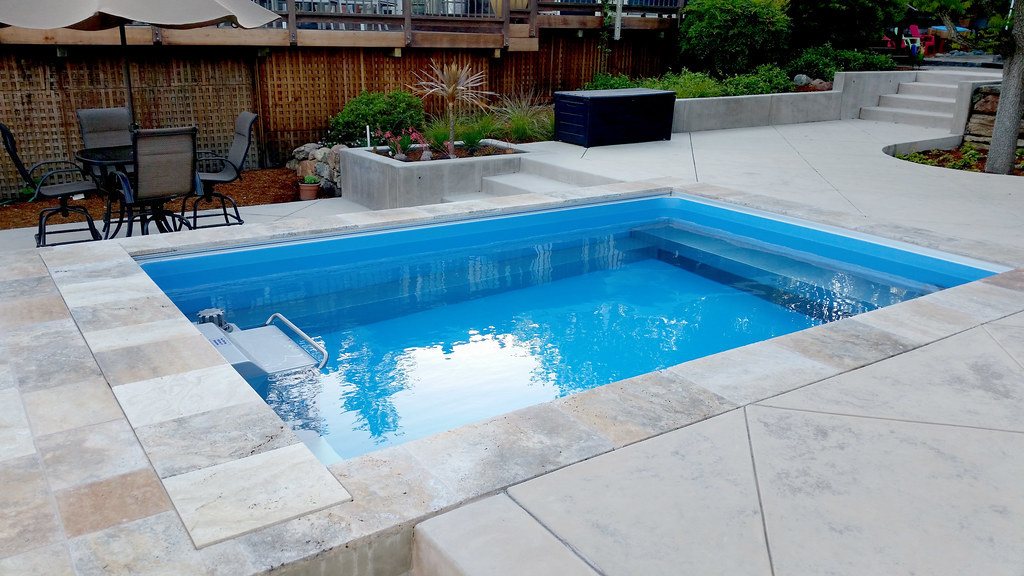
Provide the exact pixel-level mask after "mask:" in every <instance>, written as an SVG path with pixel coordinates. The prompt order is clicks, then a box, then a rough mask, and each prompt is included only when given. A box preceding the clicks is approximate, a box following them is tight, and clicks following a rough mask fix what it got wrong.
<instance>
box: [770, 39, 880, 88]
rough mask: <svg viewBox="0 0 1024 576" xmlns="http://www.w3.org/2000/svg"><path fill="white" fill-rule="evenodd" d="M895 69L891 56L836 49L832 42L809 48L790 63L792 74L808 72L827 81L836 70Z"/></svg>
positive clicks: (830, 79)
mask: <svg viewBox="0 0 1024 576" xmlns="http://www.w3.org/2000/svg"><path fill="white" fill-rule="evenodd" d="M895 69H896V62H895V61H894V60H893V59H892V58H890V57H889V56H886V55H883V54H873V53H870V52H858V51H856V50H836V49H835V48H833V47H832V46H831V45H830V44H825V45H823V46H816V47H814V48H808V49H806V50H804V51H803V52H801V53H800V55H799V56H797V57H796V59H795V60H793V61H792V62H790V63H789V73H790V74H792V75H796V74H806V75H808V76H810V77H811V78H820V79H822V80H825V81H827V82H831V81H832V80H833V78H835V75H836V72H842V71H849V72H856V71H862V70H895Z"/></svg>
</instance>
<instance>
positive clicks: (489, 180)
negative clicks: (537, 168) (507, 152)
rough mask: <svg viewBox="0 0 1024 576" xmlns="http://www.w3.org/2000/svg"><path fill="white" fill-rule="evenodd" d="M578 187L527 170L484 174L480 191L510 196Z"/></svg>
mask: <svg viewBox="0 0 1024 576" xmlns="http://www.w3.org/2000/svg"><path fill="white" fill-rule="evenodd" d="M578 187H579V186H577V185H575V184H569V183H567V182H563V181H561V180H555V179H553V178H548V177H546V176H539V175H536V174H530V173H528V172H516V173H514V174H500V175H498V176H484V178H483V180H482V182H481V185H480V189H481V191H482V192H483V193H486V194H489V195H491V196H511V195H513V194H529V193H531V192H534V193H541V194H543V193H544V192H558V191H560V190H569V189H571V188H578Z"/></svg>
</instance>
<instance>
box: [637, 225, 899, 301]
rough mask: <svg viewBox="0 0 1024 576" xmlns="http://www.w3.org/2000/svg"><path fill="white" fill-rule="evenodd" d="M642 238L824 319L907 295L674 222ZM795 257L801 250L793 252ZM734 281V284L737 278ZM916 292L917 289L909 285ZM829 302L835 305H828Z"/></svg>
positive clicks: (698, 267) (697, 268) (676, 258)
mask: <svg viewBox="0 0 1024 576" xmlns="http://www.w3.org/2000/svg"><path fill="white" fill-rule="evenodd" d="M634 236H636V237H637V238H638V239H641V240H645V241H648V242H651V243H652V244H654V245H656V246H658V247H659V248H660V249H662V250H663V251H665V253H666V254H665V255H664V256H663V258H662V259H664V260H666V261H668V262H672V263H674V264H677V265H681V266H683V267H684V268H687V269H691V271H692V272H694V273H698V274H702V275H706V276H708V277H712V278H716V279H717V278H718V276H719V275H724V276H725V278H722V279H724V280H726V281H728V280H729V277H731V280H732V282H735V283H736V285H737V287H738V288H741V289H745V290H748V291H751V292H753V293H757V294H759V295H760V296H762V297H765V298H767V299H769V300H772V301H775V302H777V303H779V304H781V305H784V306H786V307H788V308H790V309H793V310H798V311H800V312H802V313H804V314H808V315H810V316H814V317H816V318H819V319H821V320H835V319H836V317H835V314H836V313H840V314H847V313H859V312H864V311H868V310H873V309H875V308H877V307H879V306H885V305H888V304H892V303H894V302H895V301H900V300H902V297H901V296H897V297H896V299H895V300H894V299H893V295H892V294H890V293H889V292H888V291H887V289H883V288H882V287H880V284H877V283H874V282H871V281H869V280H866V279H863V278H859V277H856V276H854V275H852V274H849V273H846V272H838V271H835V270H832V269H829V268H827V267H823V266H820V265H819V264H818V263H815V262H813V261H804V260H801V259H799V258H797V257H791V256H788V255H784V254H777V253H771V252H764V251H761V250H759V249H756V248H751V247H747V246H744V245H742V244H737V243H733V242H730V241H729V240H726V239H723V238H716V237H713V236H706V235H704V234H699V233H696V232H692V231H689V230H683V229H681V228H676V227H672V226H664V227H659V228H651V229H640V230H637V231H635V232H634ZM794 256H796V255H794ZM732 282H730V283H732ZM909 290H910V291H912V292H915V293H916V290H915V289H912V288H911V289H909ZM824 302H829V303H830V306H831V307H825V306H824V304H823V303H824Z"/></svg>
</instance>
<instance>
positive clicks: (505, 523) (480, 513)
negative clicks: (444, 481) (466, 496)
mask: <svg viewBox="0 0 1024 576" xmlns="http://www.w3.org/2000/svg"><path fill="white" fill-rule="evenodd" d="M412 543H413V549H412V550H413V551H412V571H411V572H410V574H411V576H485V575H486V576H522V575H527V574H528V575H530V576H597V573H596V572H595V571H594V570H593V569H591V568H590V566H588V565H587V563H586V562H584V561H583V560H582V559H580V557H579V556H577V555H576V553H575V552H573V551H572V550H571V549H570V548H569V547H568V546H566V545H565V544H563V543H562V542H561V541H559V540H558V539H557V538H555V536H554V535H552V534H551V532H549V531H548V530H546V529H545V528H544V527H543V526H541V525H540V524H539V523H538V522H537V521H535V520H534V519H533V518H532V517H531V516H530V515H529V514H528V513H527V512H526V511H525V510H523V509H522V508H520V507H519V505H518V504H516V503H515V502H513V501H512V500H511V499H510V498H509V497H508V496H506V495H504V494H500V495H498V496H492V497H490V498H486V499H484V500H480V501H478V502H474V503H472V504H469V505H467V506H462V507H460V508H456V509H455V510H452V511H451V512H448V513H445V514H442V515H440V516H435V517H433V518H431V519H430V520H427V521H425V522H421V523H420V524H418V525H417V526H416V528H415V529H414V530H413V539H412Z"/></svg>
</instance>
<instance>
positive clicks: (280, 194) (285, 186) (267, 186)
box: [0, 168, 299, 230]
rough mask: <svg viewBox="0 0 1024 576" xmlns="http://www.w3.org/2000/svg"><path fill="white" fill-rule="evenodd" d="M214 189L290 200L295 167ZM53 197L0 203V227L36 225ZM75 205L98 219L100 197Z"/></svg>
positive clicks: (248, 200) (241, 197)
mask: <svg viewBox="0 0 1024 576" xmlns="http://www.w3.org/2000/svg"><path fill="white" fill-rule="evenodd" d="M216 190H217V191H218V192H220V193H222V194H227V195H228V196H231V197H232V198H234V199H235V201H236V202H238V205H239V206H256V205H259V204H276V203H279V202H291V201H293V200H297V199H298V197H299V196H298V190H299V188H298V184H297V182H296V178H295V171H294V170H288V169H287V168H270V169H267V170H251V171H248V172H245V173H244V174H242V179H241V180H238V181H235V182H232V183H230V184H221V185H219V186H217V188H216ZM57 204H58V203H57V201H56V200H53V201H49V202H19V203H17V204H10V205H6V206H0V230H4V229H8V228H23V227H25V226H33V227H34V226H36V225H37V223H38V222H39V211H40V210H42V209H43V208H47V207H50V206H57ZM71 204H72V205H75V206H85V208H86V209H87V210H89V213H90V214H92V217H93V218H94V219H96V220H99V219H100V218H101V217H102V216H103V199H102V198H100V197H99V196H90V197H89V198H86V199H85V200H77V201H75V200H73V201H72V202H71ZM81 220H82V218H80V217H77V216H75V215H74V214H72V215H71V217H70V218H67V219H62V218H56V217H54V218H50V222H51V223H54V224H59V223H61V222H75V221H81Z"/></svg>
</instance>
